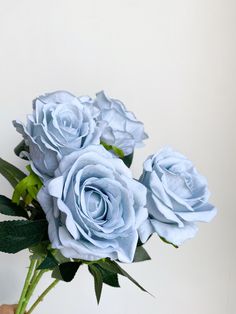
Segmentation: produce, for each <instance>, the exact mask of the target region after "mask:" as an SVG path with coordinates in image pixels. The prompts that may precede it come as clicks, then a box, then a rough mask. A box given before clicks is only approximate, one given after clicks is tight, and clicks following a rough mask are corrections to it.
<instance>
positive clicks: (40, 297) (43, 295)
mask: <svg viewBox="0 0 236 314" xmlns="http://www.w3.org/2000/svg"><path fill="white" fill-rule="evenodd" d="M58 282H59V280H58V279H55V280H54V281H53V282H52V283H51V285H50V286H49V287H48V288H47V289H46V290H44V292H43V293H42V294H41V295H40V296H39V297H38V299H37V300H36V301H35V302H34V304H33V305H32V306H31V308H30V309H29V311H28V312H27V314H31V313H32V312H33V310H34V309H35V308H36V307H37V305H38V304H39V303H40V302H41V301H43V299H44V297H45V296H46V295H47V294H48V293H49V292H50V291H51V290H52V289H53V288H54V287H55V286H56V285H57V284H58Z"/></svg>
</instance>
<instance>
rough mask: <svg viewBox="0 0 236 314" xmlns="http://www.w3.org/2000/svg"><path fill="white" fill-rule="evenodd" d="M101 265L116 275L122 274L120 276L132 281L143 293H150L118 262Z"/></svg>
mask: <svg viewBox="0 0 236 314" xmlns="http://www.w3.org/2000/svg"><path fill="white" fill-rule="evenodd" d="M99 265H100V266H101V267H102V268H103V269H106V270H108V271H111V272H114V273H116V274H120V275H122V276H124V277H126V278H128V279H129V280H130V281H132V282H133V283H134V284H135V285H136V286H137V287H138V288H140V289H141V290H142V291H144V292H147V293H149V292H148V291H147V290H145V289H144V288H143V287H142V286H141V285H140V284H139V283H138V282H137V281H136V280H135V279H134V278H133V277H131V276H130V275H129V274H128V273H127V272H126V271H125V270H124V269H122V268H121V267H120V266H119V265H118V264H117V263H116V262H114V261H110V260H107V261H106V262H100V263H99ZM149 294H150V293H149Z"/></svg>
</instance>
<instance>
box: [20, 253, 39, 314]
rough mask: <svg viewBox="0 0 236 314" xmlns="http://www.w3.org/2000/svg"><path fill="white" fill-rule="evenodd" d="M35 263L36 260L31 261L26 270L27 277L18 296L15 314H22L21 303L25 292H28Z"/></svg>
mask: <svg viewBox="0 0 236 314" xmlns="http://www.w3.org/2000/svg"><path fill="white" fill-rule="evenodd" d="M36 263H37V260H33V259H32V260H31V262H30V266H29V270H28V273H27V276H26V279H25V283H24V287H23V290H22V293H21V296H20V300H19V303H18V306H17V310H16V314H21V313H22V310H21V309H22V306H23V303H24V302H25V296H26V293H27V290H28V287H29V284H30V281H31V277H32V274H33V272H34V269H35V265H36Z"/></svg>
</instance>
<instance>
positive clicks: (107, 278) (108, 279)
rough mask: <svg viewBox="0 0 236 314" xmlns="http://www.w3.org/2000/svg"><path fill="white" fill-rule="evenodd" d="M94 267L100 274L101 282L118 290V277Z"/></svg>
mask: <svg viewBox="0 0 236 314" xmlns="http://www.w3.org/2000/svg"><path fill="white" fill-rule="evenodd" d="M94 266H96V267H97V268H98V269H99V270H100V272H101V274H102V281H103V282H104V283H105V284H107V285H108V286H111V287H114V288H120V284H119V279H118V275H117V274H115V273H113V272H110V271H108V270H106V269H103V268H102V267H101V266H100V265H98V264H94Z"/></svg>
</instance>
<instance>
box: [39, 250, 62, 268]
mask: <svg viewBox="0 0 236 314" xmlns="http://www.w3.org/2000/svg"><path fill="white" fill-rule="evenodd" d="M56 266H58V262H57V260H56V259H55V258H54V256H53V255H52V253H51V252H50V251H49V252H48V254H47V256H46V258H45V260H44V261H43V262H42V263H41V264H40V265H39V267H38V268H37V269H54V268H55V267H56Z"/></svg>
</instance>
